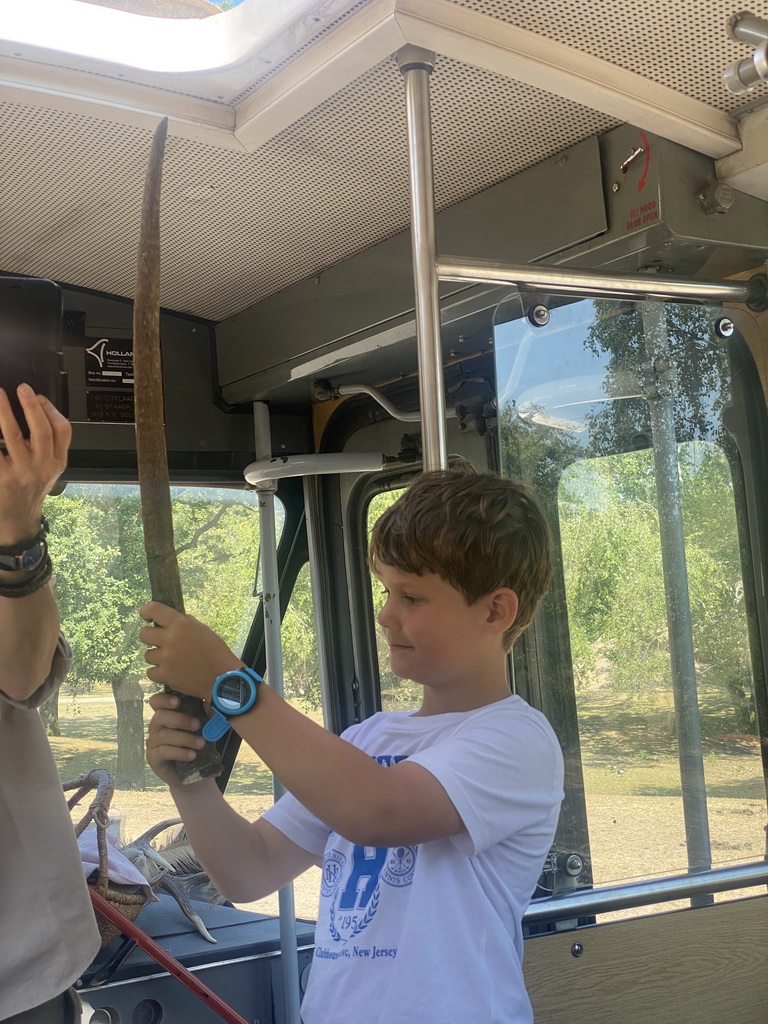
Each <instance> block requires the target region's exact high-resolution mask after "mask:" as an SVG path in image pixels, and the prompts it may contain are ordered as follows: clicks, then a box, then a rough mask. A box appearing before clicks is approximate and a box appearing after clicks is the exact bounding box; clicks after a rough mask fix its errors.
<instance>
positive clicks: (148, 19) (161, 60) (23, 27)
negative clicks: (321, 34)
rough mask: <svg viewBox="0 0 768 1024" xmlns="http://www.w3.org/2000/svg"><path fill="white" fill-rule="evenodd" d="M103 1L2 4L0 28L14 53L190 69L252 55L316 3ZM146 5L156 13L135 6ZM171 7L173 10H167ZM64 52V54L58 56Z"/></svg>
mask: <svg viewBox="0 0 768 1024" xmlns="http://www.w3.org/2000/svg"><path fill="white" fill-rule="evenodd" d="M226 2H227V0H224V3H225V4H226ZM105 3H107V4H109V6H102V5H101V4H99V3H96V2H94V0H26V2H24V3H18V4H13V5H10V4H9V5H7V6H5V5H4V9H3V18H2V26H1V27H0V33H2V38H3V39H4V40H6V41H7V42H10V43H12V44H13V45H14V46H18V47H19V52H15V53H14V54H13V56H16V57H28V58H30V59H35V60H42V61H50V62H51V63H56V64H68V65H70V66H82V59H83V58H85V59H91V60H95V61H99V62H107V63H109V64H118V65H123V66H125V67H130V68H137V69H141V70H143V71H155V72H168V73H176V74H179V73H194V72H202V71H215V70H218V69H222V68H227V67H231V66H233V65H235V64H239V63H241V62H242V61H244V60H247V59H248V58H250V57H253V56H254V55H255V54H256V53H258V51H259V50H260V49H262V48H263V47H265V46H266V45H267V44H268V43H269V42H270V41H271V40H273V39H274V38H275V37H277V36H279V35H280V34H281V33H282V32H283V31H284V30H285V29H286V28H287V26H289V25H291V24H295V23H296V21H297V20H300V19H302V18H303V17H304V16H305V15H306V16H309V14H310V11H311V9H312V8H313V7H317V0H233V5H232V7H231V8H228V9H225V10H220V9H217V5H216V4H213V3H206V2H205V0H105ZM115 7H121V8H124V9H121V10H116V9H115ZM128 8H130V10H129V9H128ZM208 8H210V14H209V13H208V11H207V9H208ZM153 9H154V10H155V11H162V15H161V16H157V15H155V16H149V15H148V13H135V12H136V11H139V10H141V11H145V12H149V11H150V10H153ZM174 9H175V11H176V12H177V13H176V14H171V16H168V15H169V13H171V12H173V11H174ZM195 9H198V11H199V13H197V14H195V13H194V10H195ZM26 48H33V49H32V50H31V51H29V50H27V49H26ZM40 50H43V51H50V54H49V55H46V54H44V53H41V52H40ZM54 54H59V55H60V56H59V58H58V59H57V58H55V57H54V56H53V55H54ZM65 55H66V57H67V58H69V60H66V59H65V60H62V59H61V57H62V56H65Z"/></svg>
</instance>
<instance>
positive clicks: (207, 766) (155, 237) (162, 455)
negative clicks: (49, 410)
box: [133, 117, 223, 784]
mask: <svg viewBox="0 0 768 1024" xmlns="http://www.w3.org/2000/svg"><path fill="white" fill-rule="evenodd" d="M167 133H168V118H167V117H164V118H163V119H162V121H161V122H160V123H159V124H158V126H157V128H156V129H155V135H154V138H153V139H152V149H151V151H150V155H149V165H148V167H147V176H146V179H145V182H144V197H143V200H142V206H141V229H140V235H139V266H138V272H137V275H136V295H135V298H134V303H133V351H134V380H135V385H134V404H135V413H134V416H135V420H136V459H137V465H138V470H139V490H140V493H141V517H142V521H143V523H144V550H145V551H146V554H147V570H148V573H149V583H150V588H151V591H152V599H153V600H154V601H161V602H162V603H163V604H167V605H169V606H170V607H171V608H175V609H176V611H179V612H183V611H184V598H183V595H182V592H181V578H180V576H179V563H178V561H177V559H176V548H175V546H174V543H173V514H172V511H171V486H170V478H169V476H168V454H167V450H166V444H165V429H164V420H165V417H164V414H163V408H164V407H163V371H162V361H161V358H160V186H161V183H162V175H163V155H164V153H165V139H166V135H167ZM178 696H179V697H180V698H181V704H180V706H179V711H183V712H184V713H185V714H187V715H190V716H192V717H194V718H198V719H199V720H200V721H201V722H204V721H205V712H204V710H203V706H202V702H201V701H199V700H197V698H194V697H187V696H186V695H184V694H178ZM222 767H223V765H222V763H221V758H220V757H219V754H218V750H217V749H216V746H215V744H213V743H210V742H208V743H206V745H205V747H204V748H203V749H202V750H201V751H200V752H199V753H198V755H197V757H196V758H195V760H194V761H192V762H186V761H178V762H176V772H177V774H178V776H179V778H180V779H181V781H182V782H184V783H186V784H190V783H192V782H199V781H200V779H207V778H213V777H215V776H216V775H219V774H220V773H221V770H222Z"/></svg>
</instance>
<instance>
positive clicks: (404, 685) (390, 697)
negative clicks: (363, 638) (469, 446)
mask: <svg viewBox="0 0 768 1024" xmlns="http://www.w3.org/2000/svg"><path fill="white" fill-rule="evenodd" d="M403 490H404V488H399V489H397V490H392V491H383V492H382V493H381V494H377V495H376V496H375V497H374V498H372V499H371V502H370V504H369V505H368V534H367V535H368V539H369V541H370V537H371V531H372V530H373V526H374V524H375V522H376V520H377V519H378V518H379V516H380V515H381V514H382V513H383V512H385V511H386V510H387V509H388V508H389V507H390V505H393V504H394V503H395V502H396V501H397V499H398V498H399V497H400V495H401V494H402V493H403ZM371 587H372V588H373V610H374V615H378V614H379V612H380V611H381V609H382V607H383V605H384V600H385V597H386V595H385V593H384V591H383V590H382V587H381V583H379V581H378V579H377V578H376V577H375V576H373V575H372V576H371ZM376 651H377V653H378V657H379V681H380V686H381V710H382V711H415V710H416V709H417V708H419V707H421V687H420V686H419V685H418V683H414V682H412V681H411V680H410V679H399V678H398V677H397V676H396V675H395V674H394V672H392V670H391V669H390V667H389V648H388V647H387V643H386V640H385V639H384V635H383V633H382V631H381V629H379V627H378V625H377V626H376Z"/></svg>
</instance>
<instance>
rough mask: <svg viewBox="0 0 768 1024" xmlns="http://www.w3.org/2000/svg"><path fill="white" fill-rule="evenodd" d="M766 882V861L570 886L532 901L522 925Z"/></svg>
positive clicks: (724, 890)
mask: <svg viewBox="0 0 768 1024" xmlns="http://www.w3.org/2000/svg"><path fill="white" fill-rule="evenodd" d="M766 884H768V861H765V860H762V861H756V862H755V863H753V864H739V865H737V866H735V867H727V868H715V869H713V870H707V871H701V872H697V873H695V874H693V873H692V874H689V875H676V876H672V877H666V878H649V879H645V880H643V881H642V882H628V883H627V884H625V885H610V886H605V887H604V888H601V889H573V890H570V891H569V892H567V893H564V894H563V895H561V896H546V897H544V898H543V899H539V900H534V901H533V903H531V905H530V906H529V908H528V910H527V911H526V914H525V917H524V918H523V923H524V924H529V925H530V924H545V923H547V922H549V921H563V920H565V919H567V918H576V917H591V916H593V915H595V914H607V913H610V912H611V911H614V910H628V909H629V908H630V907H644V906H649V905H650V904H652V903H667V902H669V901H671V900H677V899H688V898H690V897H692V896H703V895H708V894H709V893H715V892H727V891H728V890H730V889H745V888H747V887H749V886H752V885H766Z"/></svg>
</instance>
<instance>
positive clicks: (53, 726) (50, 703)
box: [40, 689, 61, 736]
mask: <svg viewBox="0 0 768 1024" xmlns="http://www.w3.org/2000/svg"><path fill="white" fill-rule="evenodd" d="M40 717H41V718H42V720H43V725H44V726H45V735H46V736H61V727H60V726H59V691H58V689H57V690H56V692H55V693H52V694H51V696H50V697H49V698H48V700H47V701H46V702H45V703H44V704H42V705H41V707H40Z"/></svg>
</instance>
